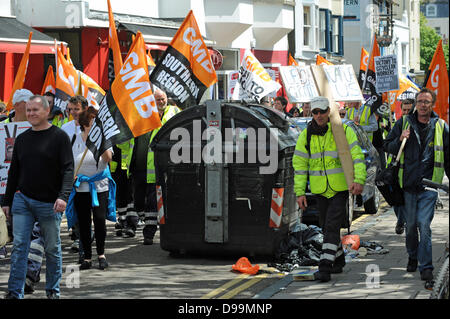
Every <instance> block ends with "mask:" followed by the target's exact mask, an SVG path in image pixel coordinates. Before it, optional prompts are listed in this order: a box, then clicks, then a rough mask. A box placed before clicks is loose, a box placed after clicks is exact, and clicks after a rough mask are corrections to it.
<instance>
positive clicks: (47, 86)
mask: <svg viewBox="0 0 450 319" xmlns="http://www.w3.org/2000/svg"><path fill="white" fill-rule="evenodd" d="M47 92H52V93H53V94H55V93H56V82H55V76H54V75H53V67H52V66H51V65H49V66H48V70H47V75H46V76H45V80H44V85H43V86H42V90H41V95H44V94H45V93H47Z"/></svg>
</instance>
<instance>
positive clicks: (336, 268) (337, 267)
mask: <svg viewBox="0 0 450 319" xmlns="http://www.w3.org/2000/svg"><path fill="white" fill-rule="evenodd" d="M344 266H345V255H344V254H342V255H340V256H339V257H337V258H336V260H335V261H334V263H333V267H331V273H332V274H340V273H342V272H343V270H344Z"/></svg>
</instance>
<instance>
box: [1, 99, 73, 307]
mask: <svg viewBox="0 0 450 319" xmlns="http://www.w3.org/2000/svg"><path fill="white" fill-rule="evenodd" d="M49 112H50V108H49V105H48V102H47V100H46V99H45V98H44V97H43V96H39V95H36V96H33V97H32V98H31V99H30V100H29V101H28V102H27V104H26V115H27V120H28V122H29V123H30V124H31V129H28V130H27V131H25V132H24V133H22V134H20V135H19V136H18V137H17V138H16V141H15V144H14V151H13V157H12V161H11V167H10V169H9V173H8V183H7V186H6V193H5V197H4V198H3V203H2V208H3V211H4V212H5V214H6V216H7V217H8V218H11V217H10V216H9V215H10V211H11V216H12V219H13V225H14V227H13V235H14V241H13V245H14V247H13V250H12V253H11V270H10V275H9V281H8V293H7V295H6V298H10V299H14V298H23V295H24V284H25V277H26V273H27V256H28V251H29V249H30V239H31V232H32V229H33V224H34V221H35V220H37V221H38V222H39V224H40V227H41V232H42V235H43V237H44V242H45V244H46V245H45V256H46V259H47V267H46V276H45V277H46V287H45V290H46V293H47V297H48V298H50V299H57V298H59V292H60V289H59V287H60V281H61V277H62V255H61V238H60V224H61V218H62V213H63V212H64V210H65V208H66V203H67V201H68V198H69V195H70V192H71V190H72V183H73V155H72V149H71V145H70V140H69V137H68V136H67V134H66V133H64V131H62V130H61V129H59V128H58V127H56V126H54V125H51V124H50V123H48V121H47V118H48V114H49ZM13 199H14V200H13Z"/></svg>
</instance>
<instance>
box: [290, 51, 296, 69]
mask: <svg viewBox="0 0 450 319" xmlns="http://www.w3.org/2000/svg"><path fill="white" fill-rule="evenodd" d="M289 65H290V66H292V65H295V66H298V63H297V61H295V59H294V58H293V57H292V55H291V54H290V53H289Z"/></svg>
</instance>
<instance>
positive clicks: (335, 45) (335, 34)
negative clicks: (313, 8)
mask: <svg viewBox="0 0 450 319" xmlns="http://www.w3.org/2000/svg"><path fill="white" fill-rule="evenodd" d="M331 27H332V30H331V31H332V39H331V42H332V47H331V51H332V52H333V53H339V18H338V17H332V18H331Z"/></svg>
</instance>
